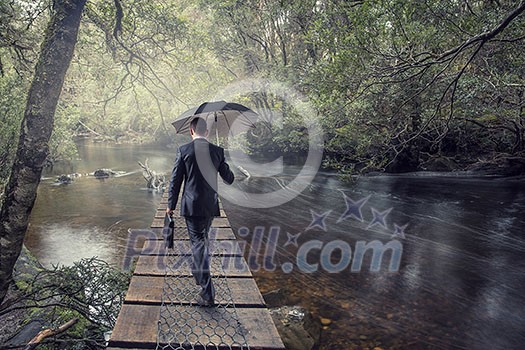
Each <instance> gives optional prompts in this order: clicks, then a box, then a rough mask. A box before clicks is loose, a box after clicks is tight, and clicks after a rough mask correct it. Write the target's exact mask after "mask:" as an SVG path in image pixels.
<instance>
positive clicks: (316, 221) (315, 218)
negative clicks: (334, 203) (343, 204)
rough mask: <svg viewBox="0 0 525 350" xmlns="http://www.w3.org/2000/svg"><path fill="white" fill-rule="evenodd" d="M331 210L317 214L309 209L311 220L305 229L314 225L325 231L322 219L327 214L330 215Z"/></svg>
mask: <svg viewBox="0 0 525 350" xmlns="http://www.w3.org/2000/svg"><path fill="white" fill-rule="evenodd" d="M331 212H332V210H328V211H325V212H324V213H322V214H321V215H319V214H317V213H316V212H315V211H313V210H312V209H310V213H311V214H312V222H311V223H310V225H308V227H307V228H306V230H305V231H307V230H310V229H312V228H315V227H319V228H320V229H322V230H323V231H326V224H325V222H324V221H325V220H326V218H327V217H328V215H330V213H331Z"/></svg>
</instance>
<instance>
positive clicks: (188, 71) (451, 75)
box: [0, 0, 525, 177]
mask: <svg viewBox="0 0 525 350" xmlns="http://www.w3.org/2000/svg"><path fill="white" fill-rule="evenodd" d="M45 3H46V2H45V1H42V2H39V5H38V6H40V7H38V8H40V9H43V8H45ZM121 4H122V13H120V12H119V11H118V10H117V8H116V7H115V2H114V1H110V0H91V1H89V2H88V5H87V9H86V15H85V16H84V21H83V23H82V26H81V31H80V35H79V39H78V44H77V51H76V56H75V59H74V60H73V62H72V64H71V67H70V70H69V72H68V78H67V80H66V82H65V85H64V90H63V93H62V96H61V102H60V106H59V109H58V111H57V116H56V124H55V127H56V129H55V132H54V135H53V141H52V145H51V151H52V158H53V159H59V158H68V157H74V156H75V147H74V145H73V143H72V139H73V138H72V136H75V135H78V134H82V133H89V134H91V135H93V136H96V137H99V138H101V139H104V140H117V141H126V140H128V141H134V142H144V141H150V140H157V141H160V140H162V141H163V142H165V141H166V140H170V139H172V138H173V136H174V135H173V133H174V130H173V128H172V127H171V125H170V122H171V121H172V119H174V118H175V117H176V116H177V115H179V114H180V113H181V112H183V111H185V110H186V109H188V108H190V107H193V106H194V105H197V104H200V103H202V102H203V101H206V100H210V99H211V98H212V97H213V96H215V94H216V93H217V92H218V91H221V89H222V88H223V87H224V86H226V85H228V83H230V82H232V81H234V80H237V79H245V78H268V79H270V80H274V81H281V82H284V83H286V84H289V85H291V86H293V87H294V88H295V89H297V90H298V91H300V92H302V93H303V94H305V95H306V97H307V98H308V100H309V101H310V102H311V103H312V104H313V106H314V108H315V110H316V112H317V113H318V114H319V115H320V116H322V118H321V123H322V125H323V128H324V132H325V135H326V138H325V139H326V143H325V154H326V157H327V159H326V161H325V164H326V165H330V166H331V167H334V168H336V169H339V170H341V171H343V172H346V171H347V169H351V171H352V172H353V171H363V170H370V169H374V170H384V169H390V168H391V165H392V164H395V163H396V162H397V161H398V159H400V158H403V156H409V157H411V158H413V162H412V163H413V164H414V166H415V167H416V168H417V167H418V163H419V162H420V159H419V158H420V157H421V155H422V154H427V155H436V156H439V155H444V156H455V155H456V154H460V155H461V156H462V157H464V158H468V157H469V156H472V154H477V155H479V153H480V149H483V150H484V152H486V153H487V154H490V153H492V152H508V153H515V154H519V153H520V152H523V151H524V150H525V141H524V139H525V121H524V115H523V107H522V106H523V99H524V97H523V96H524V91H523V89H524V88H523V78H524V68H523V67H525V59H524V54H523V50H522V49H521V47H522V46H523V32H522V28H523V25H524V16H523V13H522V14H521V15H519V16H517V17H516V18H514V19H513V20H512V21H511V22H509V24H508V25H507V26H506V27H505V28H504V29H503V30H502V31H501V32H498V33H497V35H496V36H494V37H493V38H490V39H489V40H487V41H486V42H483V46H482V47H481V48H480V50H479V51H476V48H477V44H476V45H464V44H465V43H468V42H469V39H472V38H476V37H477V36H479V35H480V34H481V33H489V32H490V31H491V30H492V29H494V28H497V27H498V26H499V25H500V24H502V23H503V20H504V19H505V17H506V16H508V15H509V13H511V12H512V11H513V10H514V9H515V8H516V7H517V6H518V5H517V4H516V3H515V2H512V1H499V2H494V1H473V0H468V1H462V2H458V1H454V0H446V1H438V2H428V1H424V2H422V1H417V0H408V1H407V0H389V1H377V0H370V1H368V0H367V1H314V0H308V1H303V0H291V1H285V2H282V1H280V2H279V1H259V0H249V1H238V0H230V1H219V0H212V1H192V0H184V1H174V0H168V1H140V0H132V1H125V2H124V1H123V2H121ZM0 8H1V9H2V12H0V14H2V15H3V17H2V18H3V19H4V18H5V20H6V22H5V23H6V25H5V26H4V27H2V28H6V29H3V31H2V30H0V33H2V37H8V36H10V37H12V38H18V39H20V40H19V41H17V42H23V43H27V44H28V46H31V47H37V46H38V45H35V44H34V43H35V42H38V40H39V38H40V36H39V35H33V36H32V35H30V34H35V33H37V31H34V30H33V29H32V30H30V31H28V32H25V31H24V30H21V26H17V25H16V23H17V21H15V20H13V19H11V18H16V19H17V20H21V21H22V22H24V21H25V22H26V23H27V21H28V19H27V18H25V17H24V16H23V15H22V13H23V11H22V9H21V8H16V7H15V8H14V9H10V8H8V7H6V5H5V4H4V5H3V7H0ZM34 12H35V13H36V12H38V11H36V10H35V11H34ZM41 12H42V13H43V15H39V16H36V17H35V20H34V21H33V22H34V24H32V27H31V28H34V29H37V28H39V23H41V22H43V21H44V19H45V17H46V13H47V12H46V11H41ZM13 14H14V17H13ZM120 15H122V16H120ZM33 22H32V23H33ZM0 29H1V28H0ZM4 33H5V34H4ZM31 38H34V39H31ZM475 42H476V41H475ZM476 43H477V42H476ZM454 48H460V49H459V50H458V51H457V52H455V51H453V50H454ZM2 50H3V51H1V52H5V53H2V54H1V56H0V58H2V63H3V65H4V66H5V67H7V66H9V62H11V63H10V64H11V65H12V66H13V67H15V68H17V69H16V71H23V72H27V73H30V72H31V69H27V68H26V70H25V71H24V70H23V69H21V68H20V67H28V65H27V62H26V60H19V59H16V58H14V57H16V55H14V54H16V48H15V47H10V48H8V49H2ZM451 50H452V51H451ZM32 52H33V51H32ZM447 52H455V53H454V54H447ZM6 53H9V55H7V54H6ZM31 55H34V52H33V53H31ZM31 55H29V56H31ZM8 58H9V59H8ZM6 62H7V63H6ZM24 62H26V63H25V64H24ZM4 70H6V69H4ZM24 74H25V75H24ZM24 74H22V76H27V74H26V73H24ZM6 78H7V79H8V81H3V82H2V85H1V86H0V89H2V91H8V92H9V93H11V95H10V94H3V95H2V98H5V100H6V101H12V102H11V103H8V105H9V106H8V107H3V108H8V109H9V110H10V111H9V113H8V114H9V117H7V116H4V115H3V116H0V117H1V118H4V119H3V120H8V124H9V127H8V128H5V129H3V130H2V133H5V135H7V136H6V137H5V138H4V137H2V141H3V146H1V147H2V148H1V149H0V152H2V153H0V154H1V155H2V158H1V159H2V160H3V162H4V163H5V164H7V163H9V159H12V148H10V149H7V148H6V147H7V146H6V145H12V144H13V143H12V142H11V143H10V142H7V141H5V142H4V140H12V135H13V131H14V130H16V128H17V127H18V125H19V124H20V106H21V104H20V103H21V101H22V100H23V99H22V98H21V96H24V95H25V91H23V86H26V85H27V83H25V84H20V85H19V84H18V83H17V82H18V80H17V79H21V78H17V77H16V75H11V73H9V74H5V75H4V76H3V77H2V79H6ZM22 80H23V79H22ZM9 84H11V85H9ZM10 86H15V87H16V88H17V89H18V90H19V91H15V90H16V89H14V90H13V89H11V88H10ZM235 99H236V101H237V102H241V103H244V104H246V105H248V106H250V107H255V108H258V109H261V108H272V109H273V110H274V111H275V112H276V113H282V114H283V116H284V119H285V122H284V124H283V127H282V128H277V127H271V128H267V127H266V128H265V127H259V128H257V129H255V130H252V131H250V132H249V133H248V135H247V140H246V141H239V140H240V139H238V140H237V141H234V142H230V143H231V145H230V146H231V147H232V148H241V149H245V150H246V151H248V152H252V153H257V152H273V153H279V152H297V153H301V152H304V151H305V150H306V149H307V137H306V136H307V135H306V134H305V133H304V130H302V128H301V126H300V125H299V124H300V123H298V121H299V120H300V118H299V116H298V115H297V114H298V113H299V112H297V111H295V112H294V111H288V110H286V106H285V105H283V103H282V101H280V100H279V98H276V97H275V96H267V95H265V93H264V92H262V93H261V94H258V95H254V94H247V95H245V96H237V97H235ZM17 113H18V114H17ZM15 114H16V115H17V116H18V117H17V118H14V117H13V116H14V115H15ZM8 118H9V119H8ZM15 119H16V120H15ZM2 136H4V135H2ZM6 154H8V156H6ZM6 162H7V163H6ZM3 168H4V167H2V169H3ZM1 176H4V177H5V175H0V177H1Z"/></svg>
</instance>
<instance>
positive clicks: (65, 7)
mask: <svg viewBox="0 0 525 350" xmlns="http://www.w3.org/2000/svg"><path fill="white" fill-rule="evenodd" d="M85 3H86V0H54V1H53V7H54V8H53V15H52V17H51V19H50V21H49V24H48V27H47V30H46V35H45V39H44V42H43V44H42V48H41V52H40V57H39V59H38V63H37V65H36V68H35V75H34V77H33V82H32V84H31V88H30V89H29V93H28V96H27V104H26V109H25V112H24V119H23V121H22V126H21V129H20V139H19V142H18V149H17V153H16V158H15V161H14V164H13V169H12V171H11V176H10V178H9V182H8V183H7V185H6V189H5V197H4V199H3V201H2V207H1V209H0V248H1V249H0V303H1V302H2V301H3V300H4V298H5V295H6V293H7V289H8V287H9V284H10V282H11V280H12V273H13V267H14V265H15V262H16V260H17V258H18V256H19V255H20V250H21V249H22V243H23V241H24V235H25V232H26V229H27V225H28V222H29V216H30V214H31V210H32V208H33V205H34V202H35V199H36V191H37V187H38V184H39V182H40V177H41V174H42V168H43V165H44V162H45V160H46V158H47V156H48V153H49V147H48V143H49V139H50V137H51V133H52V131H53V122H54V116H55V110H56V106H57V103H58V99H59V97H60V92H61V90H62V85H63V83H64V77H65V75H66V71H67V69H68V67H69V64H70V62H71V58H72V56H73V51H74V48H75V44H76V41H77V34H78V28H79V25H80V17H81V14H82V10H83V8H84V5H85Z"/></svg>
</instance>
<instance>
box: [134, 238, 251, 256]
mask: <svg viewBox="0 0 525 350" xmlns="http://www.w3.org/2000/svg"><path fill="white" fill-rule="evenodd" d="M245 244H246V242H242V244H239V242H237V241H236V240H215V239H214V240H210V241H209V245H208V250H209V254H210V255H213V256H221V255H231V256H233V255H236V256H242V255H243V251H244V247H242V246H244V245H245ZM141 254H142V255H167V254H173V255H191V254H192V253H191V244H190V241H189V240H174V241H173V248H172V249H168V248H166V243H165V242H164V241H162V240H158V239H155V240H151V239H148V240H146V241H145V242H144V245H143V248H142V251H141Z"/></svg>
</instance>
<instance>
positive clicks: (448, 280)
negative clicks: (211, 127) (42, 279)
mask: <svg viewBox="0 0 525 350" xmlns="http://www.w3.org/2000/svg"><path fill="white" fill-rule="evenodd" d="M80 154H81V158H82V160H81V161H78V162H75V163H74V164H72V165H71V167H69V168H64V169H58V168H55V169H53V172H51V173H50V174H47V176H49V179H47V180H45V181H43V183H42V185H41V186H40V187H39V193H38V198H37V204H36V207H35V209H34V211H33V214H32V217H31V226H30V229H29V232H28V239H27V245H28V246H29V248H30V249H31V250H32V251H33V252H35V253H36V255H37V256H38V257H39V258H40V260H41V261H43V262H44V263H45V264H46V265H50V264H56V263H62V264H70V263H71V262H72V261H76V260H78V259H80V258H81V257H91V256H94V255H96V256H99V257H101V258H103V259H105V260H108V261H111V262H113V263H114V264H116V265H119V264H120V263H121V262H122V259H123V254H124V251H125V247H126V238H127V231H128V229H129V228H145V227H148V226H149V224H150V223H151V220H152V217H153V214H154V212H155V209H156V207H157V205H158V203H159V201H160V195H158V194H156V193H153V192H150V191H147V190H146V189H144V185H145V182H144V180H143V179H142V175H141V174H140V172H136V171H137V170H139V166H138V164H137V161H141V162H143V161H144V160H145V159H146V158H148V164H149V165H150V166H151V167H152V168H153V169H155V170H158V171H166V172H169V171H170V169H171V165H172V163H173V158H174V152H173V151H170V150H158V149H152V148H147V147H140V146H104V145H85V146H83V147H82V148H81V149H80ZM97 168H112V169H114V170H122V171H125V172H127V173H128V175H126V176H123V177H119V178H110V179H106V180H104V181H100V180H97V179H94V178H92V177H81V178H78V179H76V180H75V181H74V182H73V183H72V184H71V185H68V186H56V185H55V184H54V183H53V182H54V177H53V176H54V175H57V174H61V173H71V172H79V173H88V172H93V171H94V170H95V169H97ZM297 173H298V169H297V168H293V167H287V168H286V173H285V174H283V175H282V176H279V177H272V178H253V179H250V180H247V181H238V182H236V183H235V186H236V187H235V188H236V189H237V190H244V191H246V192H250V193H267V192H271V191H276V190H278V189H282V188H283V187H284V186H286V184H287V183H289V182H290V181H291V180H292V179H293V176H294V174H297ZM223 190H224V191H228V190H229V188H228V187H226V186H225V187H223ZM343 193H344V194H346V195H347V196H348V197H349V198H352V199H353V200H359V199H361V198H365V197H367V196H369V199H368V201H367V202H366V204H365V205H364V206H363V208H362V214H363V221H362V222H361V221H359V220H356V219H355V218H352V217H350V218H347V219H345V220H342V221H341V220H340V218H341V215H342V214H343V213H344V212H345V210H346V205H345V201H344V197H343ZM224 206H225V209H226V211H227V213H228V216H229V218H230V221H231V223H232V226H233V227H234V229H239V228H241V227H245V228H246V229H247V230H248V232H249V234H248V235H247V236H246V238H245V239H246V240H247V242H248V243H249V242H250V241H251V239H252V237H253V231H254V230H255V228H256V227H258V226H259V227H264V228H265V236H264V237H263V245H262V249H261V250H260V251H259V255H262V254H263V253H264V247H265V244H267V243H268V232H269V230H270V227H272V226H278V227H279V228H280V236H279V242H278V245H277V248H276V251H277V254H276V256H275V259H274V261H275V263H276V264H277V269H276V270H275V271H264V270H260V271H259V272H256V273H255V276H256V278H257V280H258V284H259V286H260V287H261V288H262V289H263V291H268V290H273V289H278V288H280V289H281V291H282V295H283V302H286V303H290V304H294V303H298V304H303V305H305V306H307V307H309V308H310V309H312V310H313V311H314V312H315V313H316V315H320V316H323V317H328V318H331V319H333V320H334V321H335V322H334V323H332V325H330V328H329V329H328V330H326V331H325V332H324V334H323V344H325V345H324V348H325V349H352V348H364V347H370V348H373V347H375V346H378V347H382V348H385V349H391V348H392V349H396V348H397V349H427V348H428V349H451V348H459V349H462V348H474V349H519V348H521V347H522V344H524V343H525V333H524V332H523V329H525V316H524V314H525V313H524V306H523V305H525V296H524V295H523V293H522V291H523V289H524V288H525V276H524V273H523V271H525V269H524V268H525V262H524V260H523V254H524V251H525V239H524V237H523V234H522V231H523V228H524V227H525V217H523V215H521V214H522V213H523V212H524V211H525V185H524V184H523V183H520V182H505V181H499V180H480V179H457V178H453V179H450V178H440V177H435V178H414V177H406V178H403V177H375V178H362V179H361V180H360V181H359V182H358V183H357V184H355V185H351V186H350V185H345V184H343V183H341V182H339V181H338V180H337V177H335V176H333V174H330V173H326V172H320V173H319V174H318V176H317V177H316V178H315V181H314V182H313V183H312V184H311V185H310V186H308V187H307V188H306V189H305V190H304V191H303V192H302V193H301V194H300V195H298V196H297V197H296V198H295V199H294V200H293V201H291V202H288V203H285V204H283V205H281V206H279V207H277V208H261V209H252V208H246V207H242V206H238V205H236V204H235V203H232V202H227V201H225V203H224ZM372 208H374V209H376V210H377V211H379V212H382V211H385V210H387V209H389V208H392V210H391V212H390V213H389V214H388V215H387V216H386V217H385V227H382V226H381V225H374V226H372V227H369V225H370V221H371V220H372V219H373V213H372ZM311 210H312V211H313V212H315V213H318V214H320V213H324V212H326V211H328V210H331V212H330V214H329V215H328V216H327V218H326V221H325V223H326V227H327V230H326V231H324V230H321V229H319V228H316V229H309V230H306V229H307V227H308V226H309V225H310V224H311V222H312V214H311ZM394 224H397V225H398V226H403V225H406V224H407V225H408V226H406V231H405V234H406V238H405V239H404V240H402V243H403V255H402V260H401V268H400V270H399V272H389V271H388V269H387V267H388V262H389V261H388V258H386V257H385V259H384V260H385V261H383V267H384V268H382V269H381V270H380V271H379V272H377V273H372V272H369V271H368V269H367V268H364V269H363V270H362V271H361V272H360V273H352V272H351V271H350V268H347V269H345V270H343V271H341V272H339V273H330V272H328V271H324V270H323V269H320V270H319V271H317V272H314V273H304V272H301V271H299V270H298V269H297V267H296V265H295V263H296V256H297V253H298V250H299V248H300V247H301V245H303V244H304V243H306V242H308V241H309V240H313V239H316V240H320V241H322V242H323V244H327V243H328V242H331V241H334V240H337V239H339V240H343V241H344V242H346V243H348V245H349V246H350V247H352V249H354V247H355V245H356V242H357V241H359V240H364V241H367V242H369V241H372V240H379V241H381V242H385V243H386V242H388V241H389V240H391V239H392V233H393V230H394V227H395V226H394ZM287 233H290V234H292V235H299V236H298V240H297V243H298V246H295V245H293V244H286V243H287V241H288V235H287ZM338 257H339V255H337V253H334V256H333V259H337V258H338ZM258 258H259V259H260V260H259V261H260V262H261V263H262V256H259V257H258ZM308 259H309V261H311V262H319V261H320V260H319V259H320V251H312V252H311V253H310V254H309V255H308ZM369 262H370V256H366V257H365V259H364V265H363V266H365V267H366V266H367V265H366V264H367V263H369ZM285 263H293V264H294V270H293V271H292V272H290V273H286V272H284V271H283V269H282V266H283V264H285Z"/></svg>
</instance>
